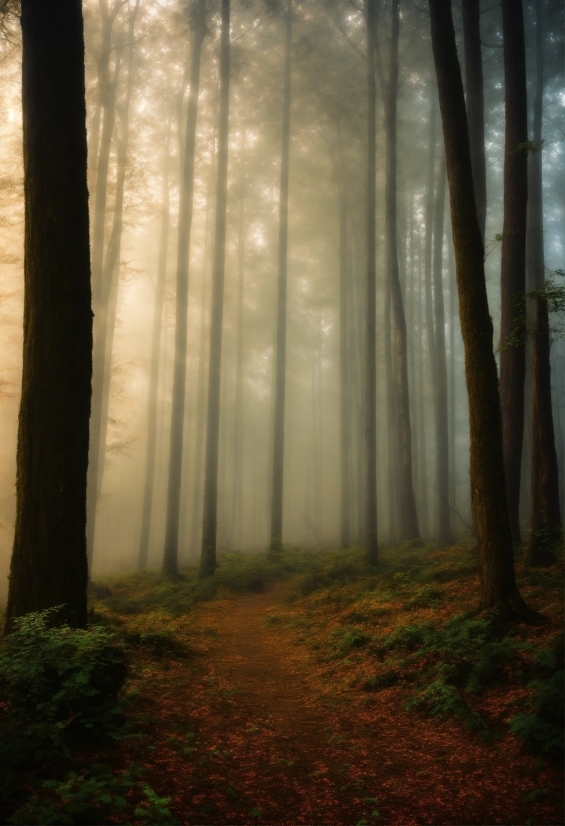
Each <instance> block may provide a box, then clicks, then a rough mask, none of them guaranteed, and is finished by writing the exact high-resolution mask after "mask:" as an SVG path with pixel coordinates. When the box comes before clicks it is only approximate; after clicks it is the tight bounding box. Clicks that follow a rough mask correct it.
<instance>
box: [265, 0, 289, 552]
mask: <svg viewBox="0 0 565 826" xmlns="http://www.w3.org/2000/svg"><path fill="white" fill-rule="evenodd" d="M287 2H288V4H287V8H286V15H285V19H286V40H285V62H284V100H283V124H282V152H281V186H280V205H279V277H278V295H277V339H276V346H275V404H274V422H273V467H272V474H273V476H272V488H271V540H270V552H271V553H279V552H280V551H281V550H282V527H283V472H284V413H285V393H286V282H287V257H288V178H289V155H290V79H291V58H292V1H291V0H287Z"/></svg>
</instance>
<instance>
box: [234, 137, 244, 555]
mask: <svg viewBox="0 0 565 826" xmlns="http://www.w3.org/2000/svg"><path fill="white" fill-rule="evenodd" d="M240 166H241V171H240V176H241V178H240V192H239V209H238V216H237V270H238V272H237V319H236V321H237V333H236V335H237V339H236V348H235V349H236V355H235V399H234V401H235V409H234V435H233V488H232V519H231V534H232V542H233V544H234V547H235V548H240V547H241V516H242V513H241V511H242V504H243V476H242V474H243V330H244V324H243V297H244V291H245V241H246V237H245V236H246V228H245V187H246V181H245V130H243V138H242V143H241V160H240Z"/></svg>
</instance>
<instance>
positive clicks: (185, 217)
mask: <svg viewBox="0 0 565 826" xmlns="http://www.w3.org/2000/svg"><path fill="white" fill-rule="evenodd" d="M195 11H196V12H198V16H197V18H196V19H195V20H194V21H193V29H192V52H191V58H190V91H189V96H188V106H187V113H186V131H185V144H184V158H183V163H182V182H181V192H180V200H179V228H178V242H177V275H176V288H177V290H176V320H175V360H174V372H173V400H172V409H171V434H170V451H169V478H168V486H167V518H166V527H165V548H164V554H163V571H164V572H165V573H166V574H168V576H171V577H176V576H177V575H178V554H179V519H180V496H181V483H182V465H183V462H182V456H183V447H184V409H185V395H186V348H187V326H188V277H189V267H190V240H191V239H190V236H191V230H192V213H193V201H194V155H195V151H196V121H197V117H198V95H199V91H200V56H201V52H202V43H203V41H204V36H205V34H206V26H205V20H204V3H203V2H200V3H199V4H198V5H197V6H195Z"/></svg>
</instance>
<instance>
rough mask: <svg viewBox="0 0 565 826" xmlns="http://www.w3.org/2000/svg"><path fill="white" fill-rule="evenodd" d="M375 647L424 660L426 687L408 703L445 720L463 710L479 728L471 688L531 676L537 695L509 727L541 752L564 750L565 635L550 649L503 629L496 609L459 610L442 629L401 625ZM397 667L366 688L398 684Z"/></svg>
mask: <svg viewBox="0 0 565 826" xmlns="http://www.w3.org/2000/svg"><path fill="white" fill-rule="evenodd" d="M377 651H378V652H380V653H381V654H383V653H384V654H385V655H388V654H389V653H390V652H393V651H394V652H399V651H405V652H407V657H406V659H408V661H410V659H411V660H413V661H414V662H415V663H416V664H418V665H419V671H418V673H419V675H420V687H419V689H418V690H417V691H416V693H415V694H414V695H413V697H412V698H410V699H409V700H408V702H407V703H406V707H407V708H410V709H420V710H424V711H426V712H427V713H428V714H431V715H432V716H434V717H439V718H440V719H443V718H446V717H449V716H453V715H454V716H458V717H461V718H462V719H464V720H465V721H466V723H467V725H469V726H470V727H471V728H474V729H477V730H484V729H485V723H484V721H483V720H482V719H481V717H480V715H478V714H477V713H476V712H473V711H472V709H471V708H470V706H469V702H468V697H469V695H472V694H473V693H476V692H479V691H482V690H483V689H485V688H487V687H489V686H493V685H497V684H500V683H503V682H505V681H508V680H509V679H510V678H511V677H514V678H516V679H523V678H524V677H525V678H526V679H527V678H528V676H529V677H530V680H529V682H528V687H529V688H531V689H532V694H531V696H530V698H529V699H528V700H527V701H526V704H525V705H526V709H527V710H526V711H525V712H524V713H521V714H519V715H517V716H515V717H513V718H512V719H511V720H509V725H510V730H511V731H512V733H513V734H514V735H515V736H516V737H518V738H519V739H520V740H523V741H524V743H525V744H526V746H527V747H528V748H529V749H531V750H532V751H533V752H535V753H536V754H539V755H543V756H558V755H560V754H562V753H563V725H564V717H563V708H564V695H563V684H564V672H563V634H558V635H556V636H555V637H554V638H553V639H552V640H551V643H550V646H549V647H548V648H538V649H535V648H534V647H533V646H532V645H531V644H529V643H526V642H524V641H522V640H520V639H519V638H517V637H515V636H510V635H509V634H505V633H504V630H503V626H502V624H501V621H500V617H499V616H498V614H497V612H491V613H489V614H486V615H484V616H482V617H472V616H469V615H467V614H459V615H458V616H456V617H453V619H451V620H449V621H448V622H446V623H445V624H444V625H443V626H442V627H441V628H435V627H434V626H433V625H432V624H431V623H427V622H426V623H418V624H412V625H406V626H403V627H401V628H398V629H397V630H396V631H394V632H393V633H391V634H388V635H387V636H386V637H385V638H384V639H383V640H381V641H379V643H378V645H377ZM527 655H529V656H527ZM397 674H398V670H397V669H389V670H387V671H385V672H383V673H382V674H381V675H377V676H376V677H373V678H371V679H370V680H368V681H367V683H366V684H365V686H364V687H365V689H366V690H379V688H381V687H384V686H386V685H387V684H391V685H392V684H394V682H396V681H397V679H396V676H395V675H397Z"/></svg>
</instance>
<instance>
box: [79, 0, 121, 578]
mask: <svg viewBox="0 0 565 826" xmlns="http://www.w3.org/2000/svg"><path fill="white" fill-rule="evenodd" d="M124 2H125V0H114V2H113V4H112V6H111V7H110V8H109V7H108V0H100V16H101V19H102V42H101V48H100V54H99V58H98V104H99V110H98V111H97V115H96V117H95V120H94V124H93V134H92V135H91V144H90V155H91V157H92V158H93V159H94V169H93V170H92V178H93V180H94V181H95V184H94V198H93V200H94V210H93V218H92V305H93V311H94V317H95V328H94V354H93V393H92V410H91V415H90V450H89V461H88V490H87V523H86V542H87V553H88V560H89V570H90V569H91V568H92V557H93V553H94V534H95V529H96V507H97V503H98V493H99V490H100V485H99V481H98V475H99V469H100V455H101V446H100V443H101V428H102V395H103V392H104V366H105V351H106V341H107V319H108V293H107V290H105V278H104V249H105V244H104V241H105V235H106V218H107V215H106V211H107V201H108V181H109V174H110V155H111V150H112V140H113V137H114V127H115V122H116V91H117V86H118V81H119V78H120V71H121V65H122V61H121V57H122V53H123V48H119V49H116V48H114V49H113V27H114V24H115V22H116V18H117V16H118V14H119V12H120V10H121V8H122V7H123V6H124ZM112 51H114V56H115V62H114V68H113V72H110V57H111V53H112ZM101 117H102V129H101V131H100V118H101Z"/></svg>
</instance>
